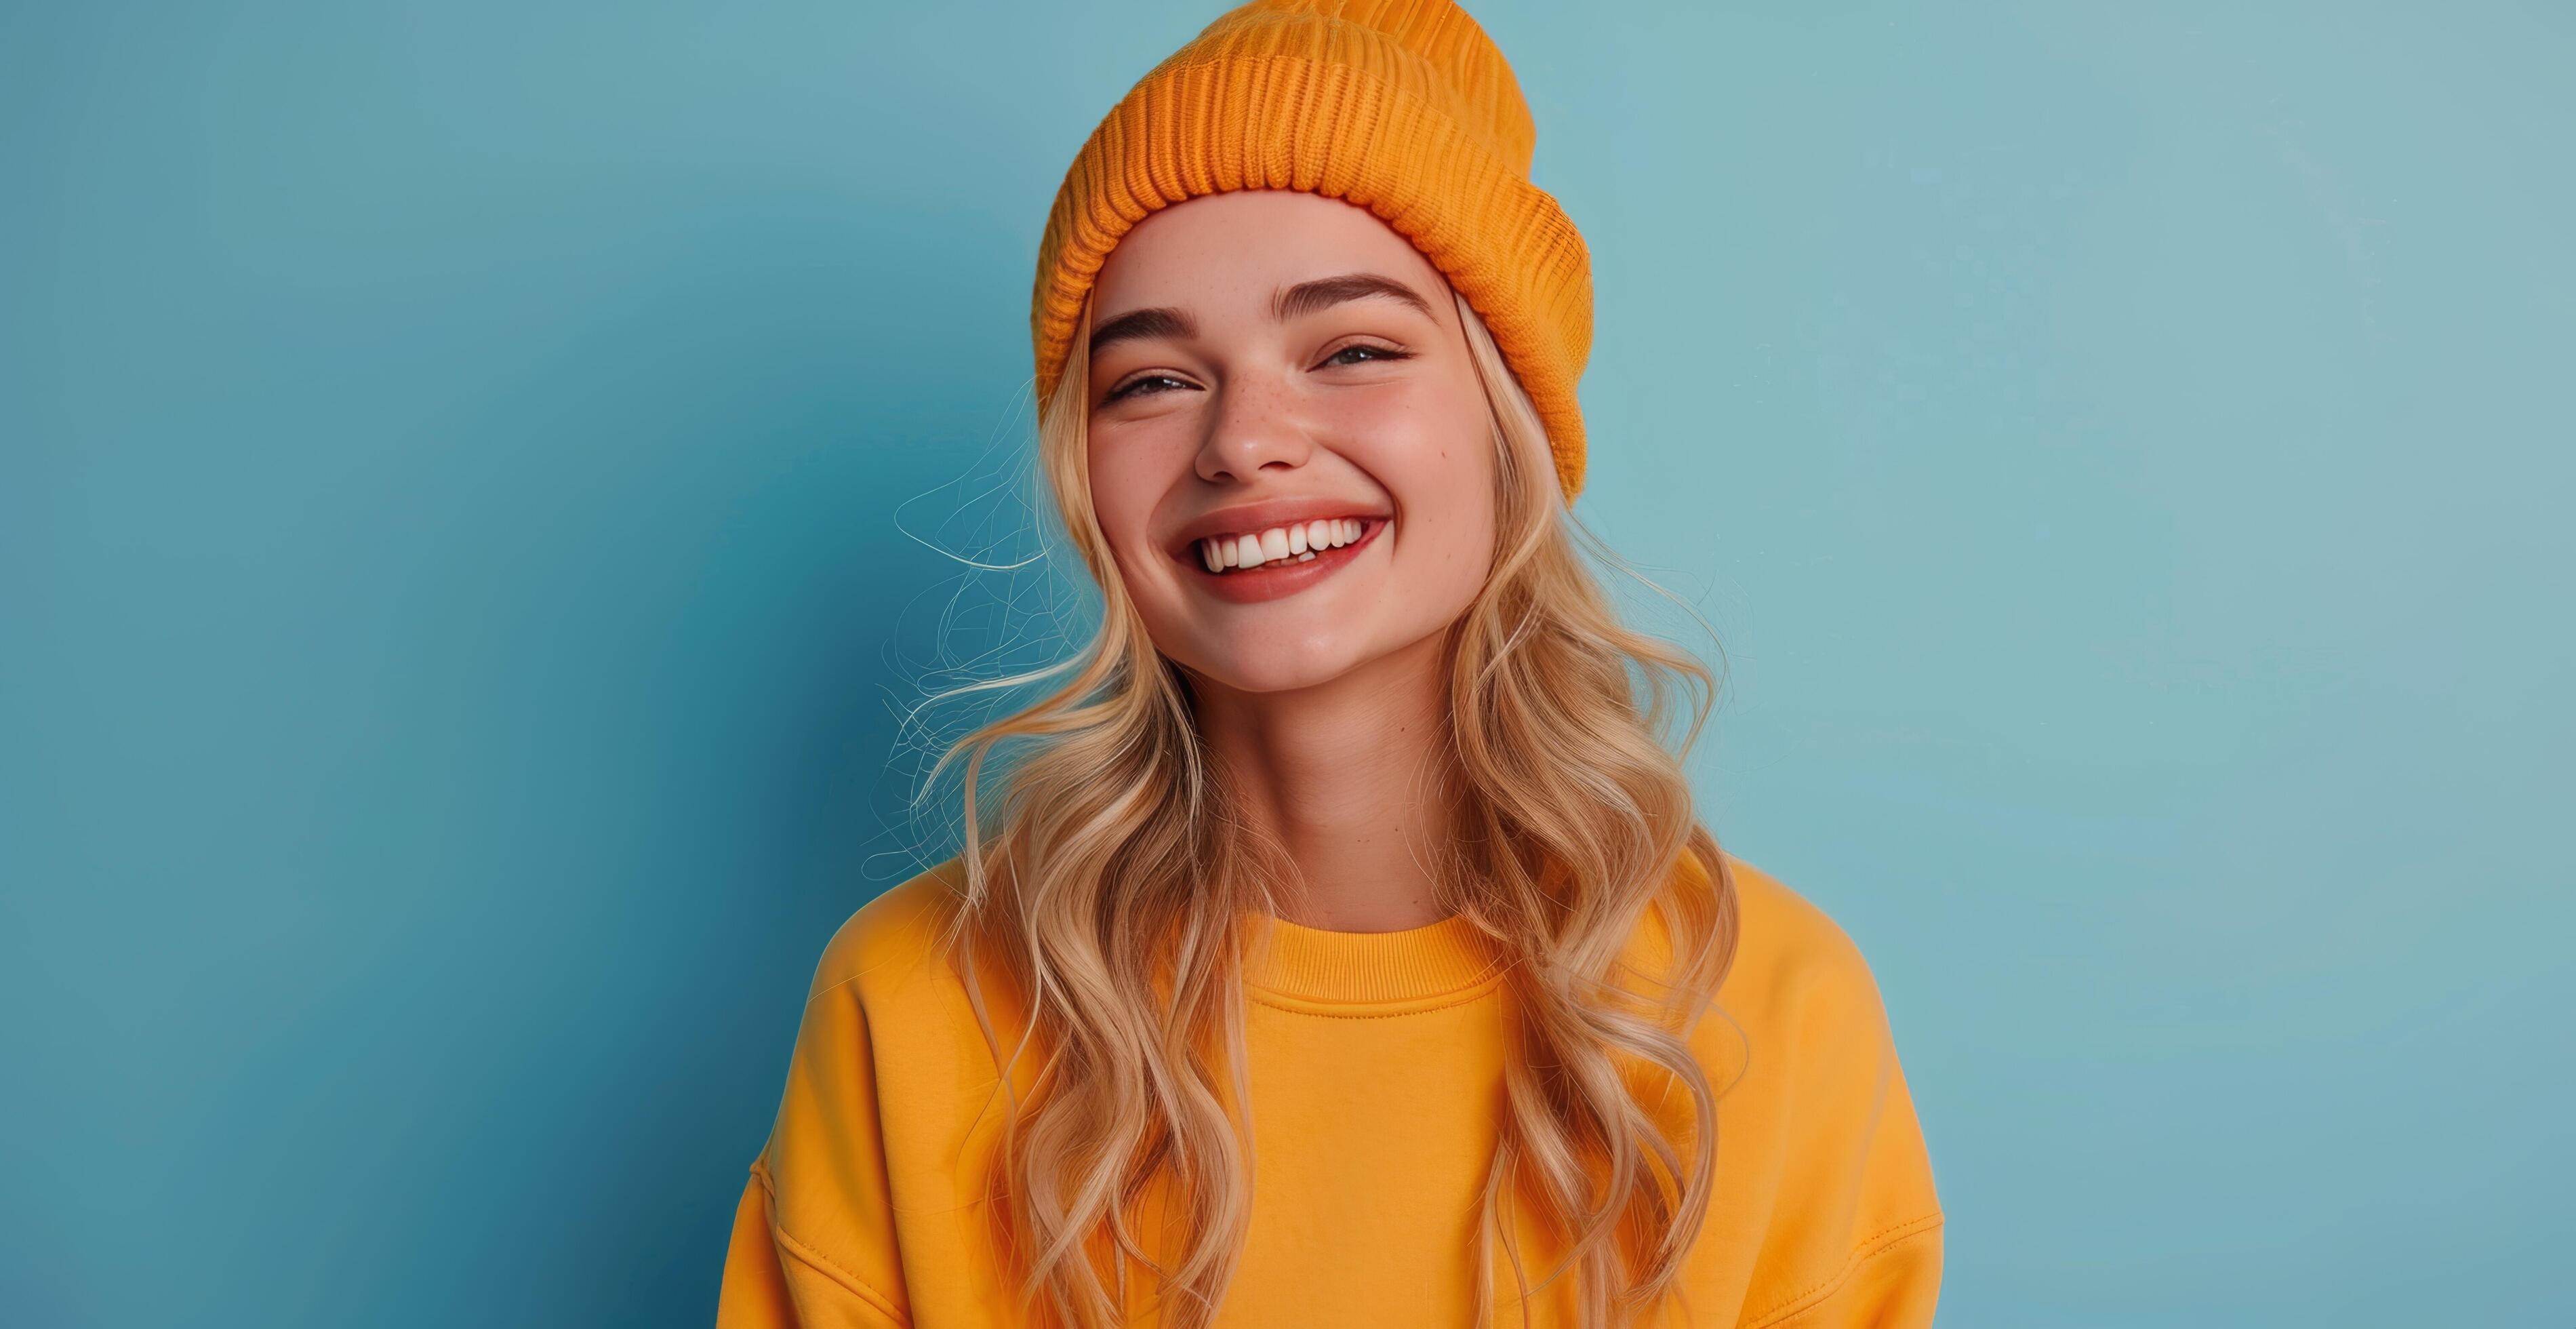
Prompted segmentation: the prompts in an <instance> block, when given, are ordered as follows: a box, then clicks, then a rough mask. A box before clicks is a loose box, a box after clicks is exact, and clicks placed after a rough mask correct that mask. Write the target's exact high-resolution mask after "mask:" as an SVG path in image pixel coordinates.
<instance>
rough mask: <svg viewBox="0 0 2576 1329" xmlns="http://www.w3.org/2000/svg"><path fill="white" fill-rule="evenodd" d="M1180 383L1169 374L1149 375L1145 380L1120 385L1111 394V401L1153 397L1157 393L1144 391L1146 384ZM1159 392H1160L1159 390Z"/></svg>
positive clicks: (1131, 380) (1130, 381)
mask: <svg viewBox="0 0 2576 1329" xmlns="http://www.w3.org/2000/svg"><path fill="white" fill-rule="evenodd" d="M1178 382H1180V380H1179V379H1177V378H1174V377H1172V376H1171V375H1169V374H1147V375H1145V376H1144V377H1143V378H1138V379H1130V380H1128V381H1127V382H1125V383H1122V384H1120V385H1119V386H1118V388H1117V389H1116V390H1115V391H1113V392H1111V393H1110V394H1109V400H1111V401H1117V400H1120V399H1121V398H1125V397H1140V396H1153V395H1155V393H1149V392H1146V391H1144V390H1143V389H1144V387H1145V385H1146V384H1148V383H1178ZM1157 391H1159V389H1158V390H1157Z"/></svg>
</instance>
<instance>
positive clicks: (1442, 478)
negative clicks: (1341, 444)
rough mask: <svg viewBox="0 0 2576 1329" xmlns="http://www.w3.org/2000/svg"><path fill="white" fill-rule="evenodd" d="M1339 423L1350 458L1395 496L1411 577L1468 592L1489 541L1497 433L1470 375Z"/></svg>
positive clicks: (1486, 563) (1487, 559)
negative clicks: (1458, 585) (1458, 583)
mask: <svg viewBox="0 0 2576 1329" xmlns="http://www.w3.org/2000/svg"><path fill="white" fill-rule="evenodd" d="M1340 427H1341V430H1342V432H1341V437H1344V438H1346V439H1349V440H1352V447H1353V456H1352V460H1353V461H1355V462H1357V463H1358V464H1359V465H1360V466H1362V467H1364V468H1365V469H1367V470H1368V471H1369V472H1370V474H1372V475H1373V476H1375V477H1376V478H1377V480H1378V482H1379V483H1380V484H1381V485H1383V486H1384V487H1385V488H1386V491H1387V493H1388V495H1389V496H1390V497H1392V498H1393V499H1394V500H1395V504H1396V507H1397V510H1398V512H1399V513H1400V514H1401V518H1402V524H1403V525H1402V529H1403V530H1404V535H1403V538H1401V539H1399V540H1398V541H1397V544H1398V548H1399V553H1398V558H1399V560H1400V562H1402V563H1403V564H1405V565H1408V575H1412V576H1416V577H1431V578H1436V579H1438V581H1439V583H1440V585H1441V586H1442V588H1443V589H1444V591H1454V587H1453V586H1451V583H1452V582H1453V581H1455V580H1458V579H1465V580H1466V581H1467V582H1468V583H1470V593H1471V594H1472V591H1473V587H1474V585H1476V584H1481V579H1482V578H1483V576H1484V574H1485V572H1486V571H1487V570H1488V569H1489V568H1490V567H1491V565H1492V562H1493V542H1494V465H1495V462H1494V439H1493V435H1492V433H1491V427H1490V423H1489V421H1488V419H1487V416H1486V406H1485V400H1484V397H1483V394H1482V392H1481V391H1480V390H1479V389H1478V388H1477V387H1476V385H1475V384H1474V383H1473V382H1472V381H1470V382H1469V383H1466V384H1464V385H1463V386H1462V385H1459V384H1454V383H1443V384H1438V385H1425V388H1424V390H1423V391H1420V392H1415V393H1407V394H1404V396H1403V397H1402V398H1398V399H1391V400H1387V401H1383V402H1378V403H1372V409H1370V410H1368V411H1366V412H1365V413H1362V412H1358V411H1354V412H1353V418H1350V419H1347V420H1344V421H1342V422H1340ZM1444 598H1447V597H1444Z"/></svg>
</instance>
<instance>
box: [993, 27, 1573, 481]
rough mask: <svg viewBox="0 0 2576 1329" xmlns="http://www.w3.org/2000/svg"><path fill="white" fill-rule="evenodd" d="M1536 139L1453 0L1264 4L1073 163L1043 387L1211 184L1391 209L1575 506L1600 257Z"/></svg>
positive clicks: (1165, 77) (1160, 80) (1198, 50)
mask: <svg viewBox="0 0 2576 1329" xmlns="http://www.w3.org/2000/svg"><path fill="white" fill-rule="evenodd" d="M1536 141H1537V130H1536V129H1535V128H1534V127H1533V126H1532V125H1531V123H1530V114H1529V106H1528V104H1527V103H1526V102H1524V101H1522V100H1521V90H1520V84H1519V82H1518V80H1516V79H1514V78H1513V77H1512V70H1511V66H1510V65H1508V64H1505V63H1504V61H1503V55H1502V52H1501V51H1499V50H1496V49H1495V47H1494V43H1493V41H1492V39H1491V38H1488V37H1487V36H1486V35H1485V32H1484V29H1482V28H1480V27H1478V26H1476V21H1475V20H1474V19H1472V18H1469V17H1468V16H1467V13H1466V11H1465V10H1462V9H1460V8H1458V6H1457V5H1455V4H1453V3H1450V0H1253V2H1252V3H1250V4H1247V5H1244V6H1242V7H1240V8H1238V9H1235V10H1233V11H1231V12H1229V13H1227V14H1226V15H1225V16H1224V17H1222V18H1219V19H1218V20H1217V21H1215V22H1214V23H1211V24H1209V25H1208V26H1207V28H1206V30H1205V31H1203V32H1201V33H1199V35H1198V36H1197V37H1194V38H1192V39H1191V40H1190V42H1189V44H1188V45H1186V46H1183V47H1182V48H1181V49H1180V50H1178V51H1176V52H1174V53H1173V54H1172V55H1171V56H1170V57H1169V58H1167V59H1165V60H1164V61H1163V62H1162V63H1161V64H1159V65H1156V66H1155V67H1154V69H1153V71H1152V72H1150V73H1148V74H1146V75H1145V77H1144V78H1143V80H1141V81H1139V82H1138V83H1137V84H1136V86H1135V87H1134V88H1133V89H1132V90H1130V91H1129V92H1128V93H1127V95H1126V96H1125V97H1123V98H1121V99H1120V100H1119V102H1118V105H1117V106H1115V107H1113V108H1111V110H1110V112H1109V114H1108V115H1107V116H1106V117H1104V118H1103V119H1102V120H1101V122H1100V126H1099V128H1097V129H1094V130H1093V131H1092V132H1091V138H1090V139H1089V140H1088V141H1087V142H1085V143H1084V144H1083V145H1082V151H1081V152H1080V153H1079V154H1077V155H1076V156H1075V157H1074V160H1073V166H1072V167H1071V169H1069V170H1067V171H1066V172H1065V176H1064V185H1063V187H1062V188H1060V189H1059V190H1057V192H1056V197H1055V206H1054V208H1053V209H1052V210H1051V211H1050V212H1049V213H1048V214H1047V224H1046V234H1045V236H1044V238H1042V239H1041V240H1040V241H1039V243H1038V272H1037V289H1036V294H1035V297H1034V299H1033V300H1032V302H1031V309H1030V314H1029V323H1030V331H1031V333H1032V334H1033V336H1034V338H1035V341H1036V344H1037V389H1038V400H1039V401H1042V402H1043V401H1045V400H1047V398H1048V397H1049V396H1050V395H1052V394H1053V393H1054V391H1055V387H1056V381H1057V379H1058V378H1059V377H1060V376H1061V375H1062V373H1063V370H1064V362H1065V356H1066V354H1067V352H1068V351H1069V350H1070V349H1071V345H1072V341H1073V333H1074V322H1075V320H1076V319H1077V318H1079V317H1080V316H1081V313H1082V301H1083V297H1084V296H1085V295H1087V294H1088V293H1089V292H1090V290H1091V283H1092V279H1093V278H1094V277H1095V276H1097V275H1098V273H1099V272H1100V265H1101V264H1102V263H1103V262H1104V261H1105V260H1107V258H1108V257H1109V251H1110V250H1111V249H1112V248H1113V247H1115V246H1116V245H1117V243H1118V241H1119V238H1120V237H1122V236H1124V235H1125V234H1126V233H1127V231H1128V230H1129V228H1131V227H1133V226H1135V225H1136V223H1138V222H1140V221H1142V220H1144V218H1145V217H1146V215H1147V214H1149V213H1151V212H1153V211H1154V210H1155V209H1157V208H1164V207H1169V206H1171V205H1172V204H1175V203H1179V202H1183V201H1185V200H1188V199H1192V198H1196V197H1198V196H1200V195H1202V194H1218V193H1224V192H1226V191H1229V190H1236V189H1294V190H1301V191H1304V192H1307V193H1313V194H1321V195H1324V196H1325V197H1328V198H1338V199H1342V200H1344V201H1345V202H1349V203H1353V204H1357V205H1359V206H1361V207H1365V208H1367V209H1368V210H1369V211H1370V212H1372V213H1375V214H1376V215H1377V216H1378V217H1379V218H1380V219H1382V220H1384V221H1385V222H1386V223H1387V224H1388V225H1389V226H1392V227H1394V228H1395V230H1396V231H1397V232H1398V233H1400V234H1402V235H1403V236H1404V237H1405V238H1406V239H1408V240H1410V241H1412V242H1413V246H1414V248H1416V249H1419V250H1421V251H1422V253H1423V255H1424V256H1425V257H1426V258H1428V259H1430V261H1431V263H1432V265H1433V266H1434V267H1437V268H1439V269H1440V271H1441V273H1442V274H1443V275H1445V276H1446V277H1447V278H1448V280H1449V283H1450V285H1452V286H1453V287H1455V288H1457V291H1458V293H1459V294H1461V295H1463V296H1465V297H1466V298H1467V303H1468V304H1470V305H1472V306H1474V307H1475V310H1476V313H1477V315H1478V316H1479V317H1481V318H1483V319H1484V321H1485V324H1486V326H1487V327H1488V328H1490V329H1491V330H1492V331H1493V334H1494V342H1495V344H1496V345H1497V346H1499V347H1501V348H1502V352H1503V357H1504V359H1506V360H1508V361H1509V362H1510V363H1511V367H1512V372H1513V374H1514V376H1516V377H1517V378H1519V379H1520V382H1521V386H1522V387H1523V388H1525V389H1527V390H1528V392H1529V395H1530V398H1531V400H1532V401H1533V402H1535V403H1536V404H1537V406H1538V413H1539V418H1540V420H1541V421H1543V422H1544V423H1545V424H1546V426H1547V433H1548V441H1549V445H1550V447H1551V448H1552V449H1553V450H1554V452H1555V456H1556V474H1557V480H1558V482H1559V484H1560V485H1561V486H1562V487H1563V489H1564V491H1565V497H1566V500H1567V501H1568V502H1572V501H1573V499H1574V495H1575V493H1576V491H1578V490H1579V489H1581V488H1582V486H1583V416H1582V412H1581V411H1580V410H1579V409H1578V407H1577V405H1576V402H1575V396H1574V385H1575V381H1576V380H1577V379H1579V378H1580V377H1582V374H1583V362H1584V359H1585V357H1586V356H1588V355H1589V354H1590V353H1591V349H1592V263H1591V257H1590V255H1589V254H1588V253H1586V252H1585V250H1584V247H1583V237H1582V236H1581V235H1579V234H1577V233H1576V232H1575V229H1574V223H1573V222H1571V221H1569V220H1567V218H1566V216H1565V213H1564V211H1563V210H1562V209H1560V208H1559V207H1558V206H1557V203H1556V199H1555V198H1553V197H1551V196H1550V195H1549V194H1548V193H1547V192H1546V191H1545V190H1542V189H1539V188H1538V187H1537V186H1535V185H1532V184H1531V183H1530V182H1529V167H1530V152H1531V149H1532V148H1533V147H1534V146H1535V145H1536Z"/></svg>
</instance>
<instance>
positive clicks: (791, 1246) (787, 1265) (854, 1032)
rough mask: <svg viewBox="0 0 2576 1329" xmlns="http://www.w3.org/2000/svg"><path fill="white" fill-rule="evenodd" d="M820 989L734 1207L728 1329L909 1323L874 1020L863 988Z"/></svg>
mask: <svg viewBox="0 0 2576 1329" xmlns="http://www.w3.org/2000/svg"><path fill="white" fill-rule="evenodd" d="M826 966H827V970H828V969H829V968H830V967H831V961H830V959H829V958H828V957H827V960H826ZM815 983H816V989H817V990H816V991H815V992H814V994H813V996H812V998H811V999H810V1000H809V1001H808V1002H807V1003H806V1007H805V1015H804V1019H803V1022H802V1024H801V1025H800V1027H799V1029H798V1031H797V1035H796V1050H795V1054H794V1056H793V1057H792V1059H791V1060H790V1063H789V1067H788V1072H787V1086H786V1090H785V1092H784V1093H783V1094H782V1095H781V1096H780V1103H779V1109H778V1118H777V1121H776V1123H775V1125H774V1126H773V1127H772V1128H771V1131H770V1136H769V1141H768V1143H767V1145H766V1146H765V1147H764V1148H763V1149H762V1150H761V1153H760V1157H759V1158H758V1159H757V1160H756V1161H754V1162H753V1163H752V1165H751V1176H750V1178H749V1180H748V1181H747V1182H746V1183H745V1185H744V1187H743V1192H742V1199H741V1201H740V1203H739V1204H738V1205H737V1206H736V1207H735V1210H734V1226H733V1240H732V1242H731V1243H730V1245H729V1246H728V1247H727V1250H726V1255H725V1267H724V1280H723V1285H722V1290H721V1291H720V1293H719V1294H718V1297H717V1304H716V1325H717V1329H791V1327H792V1329H900V1327H901V1326H905V1325H908V1324H909V1323H910V1319H909V1316H908V1311H907V1307H906V1303H905V1299H904V1293H903V1274H902V1264H901V1262H900V1260H899V1258H898V1253H897V1250H896V1245H895V1225H894V1207H893V1202H892V1195H891V1188H890V1187H889V1185H888V1183H887V1180H886V1165H885V1155H884V1147H883V1143H882V1135H881V1133H880V1131H879V1127H878V1116H877V1100H876V1076H875V1069H874V1065H873V1061H872V1056H871V1047H870V1044H869V1040H868V1031H867V1020H866V1015H865V1011H864V1010H863V1008H862V1006H861V1003H860V1000H859V996H858V993H857V991H856V989H855V985H853V984H850V983H846V982H842V983H832V984H830V985H829V986H826V983H827V973H818V974H817V976H816V979H815Z"/></svg>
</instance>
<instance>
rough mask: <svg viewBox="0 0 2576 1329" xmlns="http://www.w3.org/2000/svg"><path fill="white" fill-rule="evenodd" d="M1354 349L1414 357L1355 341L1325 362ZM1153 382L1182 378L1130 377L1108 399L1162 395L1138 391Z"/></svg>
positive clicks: (1380, 355)
mask: <svg viewBox="0 0 2576 1329" xmlns="http://www.w3.org/2000/svg"><path fill="white" fill-rule="evenodd" d="M1353 351H1367V352H1370V353H1371V354H1372V355H1375V356H1377V357H1378V358H1380V359H1386V360H1410V359H1412V358H1413V352H1411V351H1399V350H1396V349H1394V348H1393V347H1388V346H1372V345H1370V344H1368V343H1367V342H1353V343H1352V344H1350V345H1348V346H1345V347H1343V348H1342V349H1340V350H1338V351H1335V352H1333V353H1332V354H1331V355H1328V356H1325V357H1324V363H1326V364H1331V363H1332V362H1333V361H1335V360H1338V359H1340V358H1341V357H1343V356H1345V355H1348V354H1350V353H1351V352H1353ZM1153 382H1165V383H1178V382H1180V380H1179V379H1176V378H1174V377H1172V376H1171V375H1169V374H1147V375H1145V376H1144V377H1143V378H1135V379H1129V380H1128V381H1127V382H1125V383H1122V384H1120V385H1118V387H1116V388H1114V389H1112V390H1111V391H1110V393H1109V396H1108V398H1107V400H1109V401H1118V400H1121V399H1123V398H1126V397H1135V396H1144V397H1156V396H1161V395H1162V394H1161V393H1160V392H1146V393H1139V392H1138V391H1136V389H1138V388H1141V387H1143V386H1145V385H1146V384H1148V383H1153Z"/></svg>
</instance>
